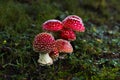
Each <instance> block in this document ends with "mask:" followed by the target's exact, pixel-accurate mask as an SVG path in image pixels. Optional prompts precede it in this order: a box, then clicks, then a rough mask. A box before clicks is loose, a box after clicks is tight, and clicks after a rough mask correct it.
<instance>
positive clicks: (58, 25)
mask: <svg viewBox="0 0 120 80" xmlns="http://www.w3.org/2000/svg"><path fill="white" fill-rule="evenodd" d="M42 28H43V30H45V31H51V32H56V31H59V30H61V29H62V28H63V25H62V22H61V21H59V20H56V19H51V20H47V21H45V22H44V23H43V25H42Z"/></svg>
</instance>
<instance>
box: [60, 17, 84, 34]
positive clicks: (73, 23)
mask: <svg viewBox="0 0 120 80" xmlns="http://www.w3.org/2000/svg"><path fill="white" fill-rule="evenodd" d="M62 23H63V26H64V28H68V29H72V30H73V31H77V32H84V31H85V27H84V24H83V21H82V19H81V18H80V17H79V16H76V15H70V16H68V17H66V18H65V19H64V20H63V21H62Z"/></svg>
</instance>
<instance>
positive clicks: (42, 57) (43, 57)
mask: <svg viewBox="0 0 120 80" xmlns="http://www.w3.org/2000/svg"><path fill="white" fill-rule="evenodd" d="M38 63H40V65H42V66H44V65H52V64H53V60H52V58H51V57H50V56H49V54H48V53H46V54H44V53H43V54H39V59H38Z"/></svg>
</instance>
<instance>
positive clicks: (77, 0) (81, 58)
mask: <svg viewBox="0 0 120 80" xmlns="http://www.w3.org/2000/svg"><path fill="white" fill-rule="evenodd" d="M119 4H120V0H0V80H120V5H119ZM72 14H74V15H78V16H80V17H81V18H82V19H83V22H84V25H85V27H86V31H85V32H84V33H76V34H77V40H76V41H74V42H71V44H72V45H73V47H74V53H72V54H71V55H68V56H67V57H66V59H64V60H58V61H56V62H54V64H53V65H51V66H45V67H42V66H39V64H38V63H37V59H38V53H35V52H34V51H33V49H32V41H33V39H34V36H35V35H36V34H38V33H40V32H42V30H41V25H42V23H43V22H45V21H46V20H48V19H58V20H61V21H62V20H63V19H64V18H65V17H66V16H68V15H72Z"/></svg>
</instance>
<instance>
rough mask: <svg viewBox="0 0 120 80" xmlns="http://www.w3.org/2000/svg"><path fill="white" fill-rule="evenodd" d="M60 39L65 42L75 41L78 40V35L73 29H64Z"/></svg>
mask: <svg viewBox="0 0 120 80" xmlns="http://www.w3.org/2000/svg"><path fill="white" fill-rule="evenodd" d="M60 37H61V38H62V39H65V40H69V41H74V40H76V35H75V33H74V32H73V31H72V30H71V29H63V30H61V32H60Z"/></svg>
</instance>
